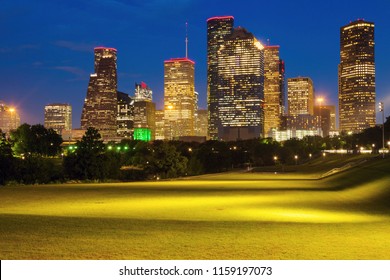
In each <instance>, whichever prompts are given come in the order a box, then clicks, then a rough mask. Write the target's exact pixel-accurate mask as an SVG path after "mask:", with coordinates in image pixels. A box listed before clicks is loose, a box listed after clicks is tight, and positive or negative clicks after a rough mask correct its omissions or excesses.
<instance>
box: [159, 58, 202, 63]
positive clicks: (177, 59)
mask: <svg viewBox="0 0 390 280" xmlns="http://www.w3.org/2000/svg"><path fill="white" fill-rule="evenodd" d="M184 61H187V62H190V63H192V64H195V62H194V61H193V60H191V59H188V58H186V57H184V58H171V59H168V60H165V61H164V63H174V62H184Z"/></svg>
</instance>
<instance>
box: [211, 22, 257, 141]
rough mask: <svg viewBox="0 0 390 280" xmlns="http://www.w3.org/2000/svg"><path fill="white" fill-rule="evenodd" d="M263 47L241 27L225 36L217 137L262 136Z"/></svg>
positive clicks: (219, 66) (221, 52)
mask: <svg viewBox="0 0 390 280" xmlns="http://www.w3.org/2000/svg"><path fill="white" fill-rule="evenodd" d="M263 49H264V47H263V46H262V45H261V43H260V42H259V41H258V40H257V39H256V38H255V37H254V36H253V34H252V33H250V32H248V31H247V30H246V29H244V28H242V27H237V28H235V29H234V30H233V32H232V33H231V34H230V35H227V36H225V37H224V41H223V45H222V46H221V47H220V49H219V50H218V56H217V59H218V62H217V69H218V72H217V77H218V81H217V96H218V102H217V104H218V106H217V117H218V122H219V124H218V138H219V139H222V140H226V141H230V140H238V139H251V138H259V137H263V129H264V110H263V105H264V52H263Z"/></svg>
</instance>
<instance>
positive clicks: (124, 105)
mask: <svg viewBox="0 0 390 280" xmlns="http://www.w3.org/2000/svg"><path fill="white" fill-rule="evenodd" d="M117 107H118V116H117V119H116V123H117V136H119V137H124V138H131V137H132V136H133V132H134V99H132V98H131V97H130V96H129V95H128V94H127V93H124V92H121V91H118V92H117Z"/></svg>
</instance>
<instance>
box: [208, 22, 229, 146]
mask: <svg viewBox="0 0 390 280" xmlns="http://www.w3.org/2000/svg"><path fill="white" fill-rule="evenodd" d="M233 25H234V18H233V17H232V16H223V17H212V18H209V19H208V20H207V103H208V120H209V121H208V134H209V137H210V138H211V139H217V138H218V125H219V117H218V102H219V96H218V50H219V48H220V47H221V46H222V45H223V43H224V38H225V36H226V35H229V34H231V33H232V31H233Z"/></svg>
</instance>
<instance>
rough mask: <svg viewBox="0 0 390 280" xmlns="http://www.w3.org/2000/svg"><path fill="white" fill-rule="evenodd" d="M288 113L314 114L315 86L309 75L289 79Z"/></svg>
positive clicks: (295, 114)
mask: <svg viewBox="0 0 390 280" xmlns="http://www.w3.org/2000/svg"><path fill="white" fill-rule="evenodd" d="M287 96H288V97H287V100H288V115H289V116H297V115H313V114H314V86H313V81H312V80H311V79H310V78H308V77H298V78H288V79H287Z"/></svg>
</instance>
